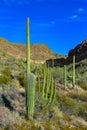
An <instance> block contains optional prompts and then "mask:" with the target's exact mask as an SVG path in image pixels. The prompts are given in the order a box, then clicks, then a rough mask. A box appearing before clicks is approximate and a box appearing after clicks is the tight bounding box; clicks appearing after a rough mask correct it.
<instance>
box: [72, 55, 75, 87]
mask: <svg viewBox="0 0 87 130" xmlns="http://www.w3.org/2000/svg"><path fill="white" fill-rule="evenodd" d="M72 84H73V87H75V56H73V74H72Z"/></svg>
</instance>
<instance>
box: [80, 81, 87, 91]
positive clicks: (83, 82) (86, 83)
mask: <svg viewBox="0 0 87 130" xmlns="http://www.w3.org/2000/svg"><path fill="white" fill-rule="evenodd" d="M78 84H79V86H80V87H81V88H83V89H85V90H87V82H86V81H83V80H79V81H78Z"/></svg>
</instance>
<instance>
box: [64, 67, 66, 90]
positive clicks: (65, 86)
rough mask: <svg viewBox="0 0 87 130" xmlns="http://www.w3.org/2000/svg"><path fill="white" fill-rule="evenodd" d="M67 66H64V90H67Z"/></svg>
mask: <svg viewBox="0 0 87 130" xmlns="http://www.w3.org/2000/svg"><path fill="white" fill-rule="evenodd" d="M66 78H67V77H66V65H64V89H66Z"/></svg>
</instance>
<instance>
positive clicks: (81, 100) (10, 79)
mask: <svg viewBox="0 0 87 130" xmlns="http://www.w3.org/2000/svg"><path fill="white" fill-rule="evenodd" d="M29 24H30V21H29V19H27V26H26V31H27V32H26V34H27V37H26V41H27V45H26V49H27V56H26V58H24V57H22V56H24V55H22V53H21V57H19V56H18V57H14V56H12V55H11V54H12V51H13V50H14V52H13V53H14V55H17V54H18V53H20V51H18V49H17V50H16V47H18V48H19V50H20V49H22V52H24V51H25V47H24V46H21V45H14V49H13V50H11V49H12V48H13V45H10V44H9V43H7V44H6V45H8V44H9V45H8V47H6V48H4V49H7V50H8V49H9V48H10V50H9V52H10V53H8V51H7V52H6V51H5V50H4V49H0V55H1V60H0V129H1V130H15V129H16V130H28V129H29V130H57V129H59V130H86V129H87V58H85V59H83V60H81V61H79V62H75V61H76V60H75V56H73V58H72V61H73V62H71V64H68V65H65V66H63V67H60V66H56V67H55V62H54V61H55V60H54V59H52V67H49V66H50V65H48V66H47V64H46V63H44V64H39V60H38V61H37V63H36V60H37V59H38V54H37V55H36V53H38V52H39V51H38V47H37V45H33V47H34V49H35V50H33V55H32V53H30V51H31V50H32V46H30V26H29ZM5 43H6V41H5ZM30 47H31V48H30ZM39 49H40V53H39V58H40V60H41V59H42V60H43V59H44V60H45V59H47V58H48V57H50V56H49V55H51V54H52V55H51V56H52V58H53V57H54V55H55V54H54V53H52V52H50V50H49V49H48V47H46V46H44V45H43V44H42V45H41V46H39ZM41 49H42V50H41ZM45 50H46V54H45ZM16 53H17V54H16ZM42 53H44V56H45V57H44V56H43V55H42ZM30 54H31V55H30ZM30 57H32V59H33V60H34V62H32V61H31V62H32V63H31V62H30ZM56 57H57V55H56ZM54 58H55V57H54ZM40 63H41V62H40ZM26 64H27V67H26ZM2 88H3V89H2ZM6 88H8V89H6ZM64 88H65V89H64ZM75 88H77V89H75ZM3 90H5V91H3ZM26 116H27V118H26Z"/></svg>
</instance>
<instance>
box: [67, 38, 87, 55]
mask: <svg viewBox="0 0 87 130" xmlns="http://www.w3.org/2000/svg"><path fill="white" fill-rule="evenodd" d="M84 54H87V40H84V41H83V42H82V43H81V44H79V45H77V46H76V47H75V48H74V49H72V50H70V51H69V53H68V56H69V57H71V56H73V55H76V56H79V55H84Z"/></svg>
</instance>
